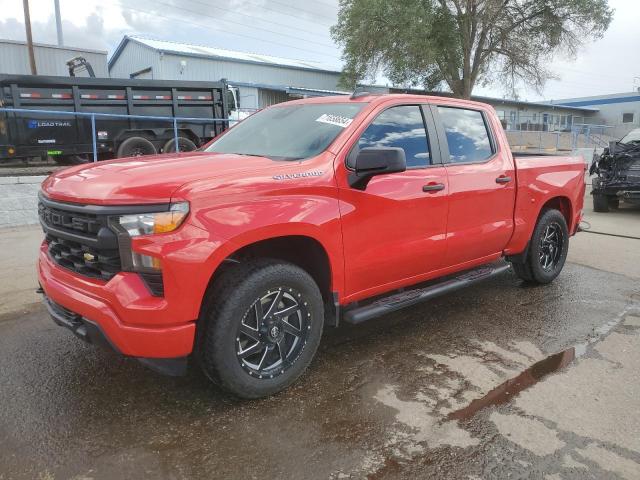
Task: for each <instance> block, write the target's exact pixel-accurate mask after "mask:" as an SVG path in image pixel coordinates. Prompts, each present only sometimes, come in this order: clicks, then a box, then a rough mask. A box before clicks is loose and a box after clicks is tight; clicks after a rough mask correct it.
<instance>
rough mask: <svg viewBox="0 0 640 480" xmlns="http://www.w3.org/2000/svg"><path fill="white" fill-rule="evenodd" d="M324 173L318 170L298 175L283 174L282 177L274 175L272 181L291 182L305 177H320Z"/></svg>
mask: <svg viewBox="0 0 640 480" xmlns="http://www.w3.org/2000/svg"><path fill="white" fill-rule="evenodd" d="M323 173H324V172H322V171H320V170H313V171H311V172H299V173H284V174H282V175H274V176H273V179H274V180H293V179H295V178H305V177H321V176H322V174H323Z"/></svg>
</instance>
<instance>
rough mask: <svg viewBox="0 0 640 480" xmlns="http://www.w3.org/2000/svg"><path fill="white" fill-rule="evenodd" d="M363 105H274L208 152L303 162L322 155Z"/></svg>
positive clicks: (219, 141) (210, 147) (253, 117)
mask: <svg viewBox="0 0 640 480" xmlns="http://www.w3.org/2000/svg"><path fill="white" fill-rule="evenodd" d="M363 106H364V104H363V103H319V104H306V105H288V106H282V107H280V106H275V107H271V108H268V109H266V110H262V111H261V112H258V113H256V114H254V115H252V116H250V117H248V118H247V119H245V120H243V121H242V122H240V123H239V124H237V125H236V126H234V127H233V128H231V129H230V130H229V131H228V132H227V133H225V134H224V135H223V136H221V137H220V138H219V139H218V140H216V141H215V142H213V143H212V144H211V145H209V147H208V148H207V149H206V151H207V152H215V153H235V154H240V155H259V156H263V157H268V158H271V159H274V160H301V159H303V158H310V157H314V156H316V155H318V154H320V153H321V152H323V151H324V150H325V149H326V148H327V147H328V146H329V145H330V144H331V142H333V140H335V138H336V137H337V136H338V134H339V133H340V132H342V130H343V129H344V128H346V127H347V126H348V125H349V124H350V123H351V121H352V120H353V118H354V117H355V116H356V115H357V114H358V112H359V111H360V110H362V107H363Z"/></svg>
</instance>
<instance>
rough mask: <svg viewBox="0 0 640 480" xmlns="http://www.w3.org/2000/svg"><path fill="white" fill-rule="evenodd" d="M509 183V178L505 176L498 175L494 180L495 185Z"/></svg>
mask: <svg viewBox="0 0 640 480" xmlns="http://www.w3.org/2000/svg"><path fill="white" fill-rule="evenodd" d="M510 181H511V177H507V176H506V175H500V176H499V177H498V178H496V183H509V182H510Z"/></svg>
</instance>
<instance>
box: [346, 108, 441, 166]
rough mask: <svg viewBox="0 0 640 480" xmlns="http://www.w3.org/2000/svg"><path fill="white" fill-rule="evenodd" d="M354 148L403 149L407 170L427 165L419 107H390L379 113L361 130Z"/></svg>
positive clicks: (428, 159) (423, 130)
mask: <svg viewBox="0 0 640 480" xmlns="http://www.w3.org/2000/svg"><path fill="white" fill-rule="evenodd" d="M358 147H359V148H366V147H400V148H402V149H404V154H405V156H406V158H407V167H409V168H410V167H423V166H425V165H428V164H430V163H431V160H430V155H429V142H428V140H427V132H426V131H425V129H424V122H423V121H422V113H421V112H420V107H418V106H416V105H411V106H408V105H407V106H400V107H392V108H390V109H388V110H385V111H384V112H382V113H381V114H380V115H378V117H377V118H376V119H375V120H374V121H373V122H372V123H371V125H369V126H368V127H367V129H366V130H365V131H364V133H363V134H362V136H361V137H360V140H358Z"/></svg>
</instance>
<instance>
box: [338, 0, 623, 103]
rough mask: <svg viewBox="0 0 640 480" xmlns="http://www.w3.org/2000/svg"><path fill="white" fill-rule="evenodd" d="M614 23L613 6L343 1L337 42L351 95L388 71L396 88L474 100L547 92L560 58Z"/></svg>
mask: <svg viewBox="0 0 640 480" xmlns="http://www.w3.org/2000/svg"><path fill="white" fill-rule="evenodd" d="M612 16H613V10H612V9H611V8H609V6H608V3H607V0H397V1H394V0H340V11H339V14H338V23H337V24H336V25H334V26H333V27H332V29H331V34H332V36H333V39H334V40H335V41H336V42H337V43H338V44H339V45H341V46H342V47H343V49H344V50H343V59H344V60H345V67H344V70H343V76H342V84H343V86H345V87H353V86H354V85H355V84H356V83H357V82H358V81H360V80H363V79H365V78H367V77H372V76H375V74H376V73H377V72H380V71H382V72H383V73H384V74H385V75H386V76H387V78H389V80H391V81H392V82H393V83H394V84H396V85H406V86H420V87H424V88H425V89H427V90H435V89H439V88H442V87H443V86H445V85H446V86H448V88H449V89H450V90H451V92H452V93H453V94H454V95H455V96H457V97H462V98H469V97H470V96H471V92H472V91H473V88H474V86H475V85H477V84H478V83H480V84H483V85H485V84H489V83H491V82H499V83H500V85H502V86H503V87H504V88H505V90H510V91H515V88H516V86H517V85H519V84H521V83H522V84H526V85H530V86H533V87H534V88H536V89H537V90H538V91H540V90H541V89H542V87H543V86H544V84H545V81H546V80H548V79H549V78H552V77H553V75H552V72H551V71H550V70H549V68H548V66H549V63H550V61H551V58H552V56H553V55H554V54H555V53H558V52H563V53H565V54H567V55H569V56H574V55H575V53H576V51H577V50H578V49H579V48H580V46H581V45H582V44H583V43H584V42H585V41H587V40H591V39H597V38H600V37H602V35H603V34H604V32H605V31H606V30H607V28H608V27H609V24H610V23H611V19H612Z"/></svg>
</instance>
